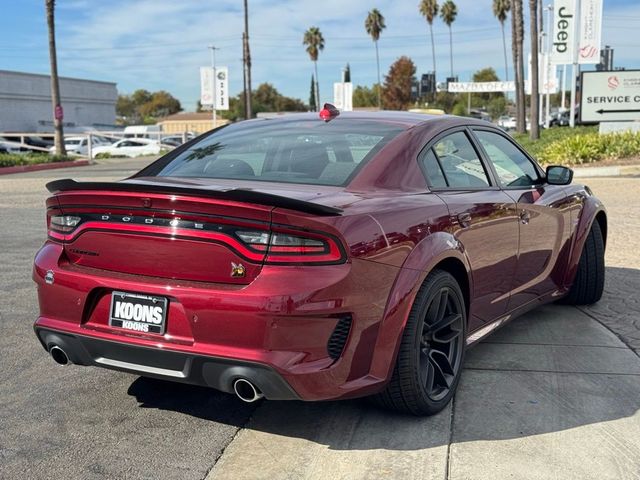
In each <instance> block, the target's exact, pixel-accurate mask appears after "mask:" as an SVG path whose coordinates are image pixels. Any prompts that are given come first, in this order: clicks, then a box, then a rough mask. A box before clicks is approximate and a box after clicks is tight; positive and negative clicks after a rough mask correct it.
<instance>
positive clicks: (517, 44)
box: [511, 0, 527, 133]
mask: <svg viewBox="0 0 640 480" xmlns="http://www.w3.org/2000/svg"><path fill="white" fill-rule="evenodd" d="M523 42H524V20H523V16H522V0H511V50H512V52H513V69H514V70H515V83H516V131H517V132H518V133H524V132H525V131H526V129H527V124H526V120H525V117H526V107H525V96H524V60H523V58H522V57H523V46H522V43H523Z"/></svg>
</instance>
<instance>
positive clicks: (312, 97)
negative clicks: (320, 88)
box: [309, 74, 318, 112]
mask: <svg viewBox="0 0 640 480" xmlns="http://www.w3.org/2000/svg"><path fill="white" fill-rule="evenodd" d="M315 86H316V82H315V80H314V78H313V74H311V88H310V90H309V110H311V111H312V112H317V111H318V104H317V103H316V89H315Z"/></svg>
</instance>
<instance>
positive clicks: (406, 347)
mask: <svg viewBox="0 0 640 480" xmlns="http://www.w3.org/2000/svg"><path fill="white" fill-rule="evenodd" d="M466 324H467V315H466V309H465V303H464V298H463V296H462V291H461V290H460V286H459V285H458V283H457V282H456V280H455V278H453V276H452V275H451V274H449V273H448V272H445V271H442V270H434V271H433V272H431V273H430V274H429V275H428V276H427V278H426V280H425V281H424V283H423V284H422V286H421V287H420V290H419V291H418V294H417V296H416V299H415V301H414V304H413V307H412V308H411V312H410V313H409V318H408V320H407V325H406V327H405V330H404V333H403V336H402V341H401V344H400V349H399V351H398V357H397V359H396V365H395V367H394V370H393V374H392V377H391V381H390V382H389V384H388V385H387V387H386V389H385V390H384V391H383V392H381V393H379V394H378V395H376V396H375V397H374V401H375V402H376V403H377V404H379V405H381V406H384V407H386V408H389V409H392V410H397V411H400V412H405V413H411V414H414V415H433V414H435V413H437V412H439V411H440V410H442V409H443V408H444V407H445V406H446V405H447V403H449V401H450V400H451V398H452V397H453V394H454V393H455V390H456V387H457V386H458V382H459V381H460V373H461V370H462V362H463V359H464V350H465V331H466Z"/></svg>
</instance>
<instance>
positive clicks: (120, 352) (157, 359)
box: [34, 325, 300, 400]
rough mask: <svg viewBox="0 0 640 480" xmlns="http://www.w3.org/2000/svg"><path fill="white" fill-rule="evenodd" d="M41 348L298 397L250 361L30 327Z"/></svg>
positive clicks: (84, 360) (92, 361)
mask: <svg viewBox="0 0 640 480" xmlns="http://www.w3.org/2000/svg"><path fill="white" fill-rule="evenodd" d="M34 329H35V332H36V335H37V336H38V339H39V340H40V342H41V343H42V346H43V347H44V348H45V350H49V349H50V348H51V347H52V346H54V345H56V346H58V347H60V348H61V349H62V350H64V352H65V353H66V354H67V356H68V357H69V361H70V362H71V363H73V364H75V365H86V366H97V367H104V368H109V369H113V370H119V371H124V372H128V373H135V374H138V375H143V376H146V377H154V378H160V379H164V380H171V381H175V382H182V383H189V384H193V385H200V386H204V387H211V388H215V389H216V390H220V391H222V392H227V393H234V391H233V382H234V381H235V380H237V379H239V378H245V379H247V380H249V381H251V383H253V384H254V385H256V386H257V387H258V388H259V389H260V390H261V391H262V393H263V394H264V396H265V397H266V398H267V399H269V400H299V399H300V398H299V397H298V395H297V394H296V393H295V392H294V390H293V389H292V388H291V386H289V384H288V383H287V382H286V381H285V380H284V379H283V378H282V377H281V376H280V375H279V374H278V373H277V372H276V371H274V370H273V369H272V368H270V367H268V366H266V365H260V364H257V363H253V362H246V361H241V360H231V359H225V358H218V357H210V356H203V355H196V354H190V353H182V352H175V351H168V350H163V349H158V348H148V347H141V346H136V345H131V344H127V343H119V342H113V341H109V340H103V339H98V338H92V337H88V336H83V335H75V334H69V333H62V332H58V331H54V330H49V329H46V328H39V327H38V326H37V325H36V327H35V328H34Z"/></svg>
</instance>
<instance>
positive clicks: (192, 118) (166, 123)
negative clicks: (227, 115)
mask: <svg viewBox="0 0 640 480" xmlns="http://www.w3.org/2000/svg"><path fill="white" fill-rule="evenodd" d="M227 123H229V120H225V119H224V118H220V116H218V118H216V127H220V126H222V125H226V124H227ZM158 125H160V128H161V129H162V133H164V134H168V133H175V134H178V133H183V132H192V133H197V134H200V133H204V132H208V131H209V130H211V129H212V128H213V119H212V118H211V112H197V113H190V112H180V113H174V114H173V115H169V116H168V117H164V118H162V119H160V121H159V122H158Z"/></svg>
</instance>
